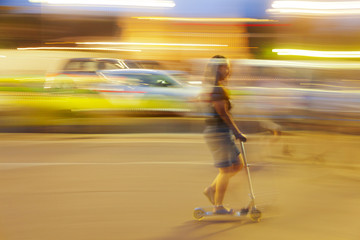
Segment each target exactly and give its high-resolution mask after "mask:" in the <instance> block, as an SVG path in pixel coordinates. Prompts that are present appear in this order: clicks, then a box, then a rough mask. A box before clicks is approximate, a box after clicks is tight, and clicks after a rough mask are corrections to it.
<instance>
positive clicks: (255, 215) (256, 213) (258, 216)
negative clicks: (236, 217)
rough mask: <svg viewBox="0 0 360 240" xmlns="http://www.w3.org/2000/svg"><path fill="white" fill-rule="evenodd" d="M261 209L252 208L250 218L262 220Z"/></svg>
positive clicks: (255, 220)
mask: <svg viewBox="0 0 360 240" xmlns="http://www.w3.org/2000/svg"><path fill="white" fill-rule="evenodd" d="M261 215H262V214H261V211H260V210H259V209H256V208H254V209H252V210H251V211H250V215H249V217H250V219H251V220H253V221H254V222H260V220H261Z"/></svg>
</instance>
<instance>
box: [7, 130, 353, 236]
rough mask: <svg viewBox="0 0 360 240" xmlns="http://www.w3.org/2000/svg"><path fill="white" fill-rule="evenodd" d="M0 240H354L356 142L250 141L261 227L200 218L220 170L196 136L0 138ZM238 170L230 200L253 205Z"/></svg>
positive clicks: (343, 138) (306, 138) (300, 137)
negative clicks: (197, 209)
mask: <svg viewBox="0 0 360 240" xmlns="http://www.w3.org/2000/svg"><path fill="white" fill-rule="evenodd" d="M0 143H1V144H0V152H1V160H0V173H1V174H0V203H1V204H0V239H1V240H25V239H26V240H60V239H74V240H75V239H76V240H112V239H117V240H120V239H121V240H132V239H137V240H145V239H146V240H172V239H174V240H180V239H187V240H203V239H205V240H207V239H214V240H215V239H216V240H218V239H226V240H233V239H234V240H235V239H242V240H247V239H251V240H256V239H262V240H263V239H280V240H281V239H286V240H288V239H294V240H297V239H302V240H303V239H306V240H311V239H317V240H319V239H326V240H358V239H360V228H359V227H360V225H359V216H360V207H359V203H360V191H359V189H360V174H359V172H360V168H359V155H360V148H359V146H360V137H358V136H351V135H339V134H323V133H308V132H297V133H286V134H284V135H283V136H282V137H279V138H277V137H273V136H270V135H265V134H254V135H249V141H248V143H246V150H247V155H248V161H249V163H250V164H251V165H252V167H251V174H252V178H253V181H254V183H253V187H254V190H255V194H256V196H257V199H256V202H257V204H258V207H259V208H260V209H261V210H262V211H263V219H262V221H261V222H260V223H253V222H251V220H250V219H247V218H245V219H239V218H238V219H236V218H216V219H211V218H207V219H204V220H203V221H200V222H199V221H195V220H193V218H192V212H193V209H194V208H195V207H198V206H208V205H209V204H208V202H207V199H206V198H205V197H204V196H203V195H202V190H203V188H204V187H206V186H207V185H208V184H209V183H210V182H211V180H212V178H214V177H215V175H216V169H215V168H214V167H213V166H212V159H211V155H210V152H209V151H208V149H207V147H206V145H205V143H204V141H203V138H202V136H201V135H197V134H142V135H141V134H133V135H131V134H126V135H120V134H116V135H77V134H0ZM248 199H249V198H248V188H247V182H246V176H245V173H244V172H242V173H240V174H239V175H237V176H235V177H234V178H233V179H232V182H231V184H230V186H229V192H228V194H227V195H226V199H225V202H226V203H228V204H229V205H230V206H232V207H243V206H245V205H246V204H247V202H248Z"/></svg>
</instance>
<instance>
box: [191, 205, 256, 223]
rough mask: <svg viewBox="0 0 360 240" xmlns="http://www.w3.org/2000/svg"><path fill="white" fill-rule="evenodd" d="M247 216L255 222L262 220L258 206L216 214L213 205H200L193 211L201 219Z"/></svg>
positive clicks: (194, 215) (196, 217)
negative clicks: (203, 206)
mask: <svg viewBox="0 0 360 240" xmlns="http://www.w3.org/2000/svg"><path fill="white" fill-rule="evenodd" d="M247 216H249V217H250V219H251V220H252V221H254V222H260V219H261V212H260V210H258V209H256V208H253V209H250V210H249V209H248V208H242V209H233V211H232V213H229V214H216V213H214V211H213V208H212V207H205V208H201V207H198V208H195V209H194V213H193V217H194V218H195V219H196V220H199V221H200V220H202V219H204V218H205V217H236V218H245V217H247Z"/></svg>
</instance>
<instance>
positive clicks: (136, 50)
mask: <svg viewBox="0 0 360 240" xmlns="http://www.w3.org/2000/svg"><path fill="white" fill-rule="evenodd" d="M17 50H20V51H24V50H99V51H117V52H141V50H138V49H119V48H82V47H27V48H17Z"/></svg>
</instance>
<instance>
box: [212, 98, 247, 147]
mask: <svg viewBox="0 0 360 240" xmlns="http://www.w3.org/2000/svg"><path fill="white" fill-rule="evenodd" d="M227 104H228V102H227V101H225V100H217V101H213V106H214V108H215V111H216V112H217V113H218V114H219V116H220V117H221V118H222V119H223V120H224V122H225V123H226V124H227V125H228V126H229V127H230V129H231V130H232V131H233V133H234V135H235V137H236V138H237V139H240V140H241V141H243V142H246V137H245V135H243V134H242V133H241V131H240V130H239V128H238V127H237V126H236V124H235V122H234V120H233V118H232V116H231V114H230V113H229V111H228V110H227V109H229V108H228V106H227Z"/></svg>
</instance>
